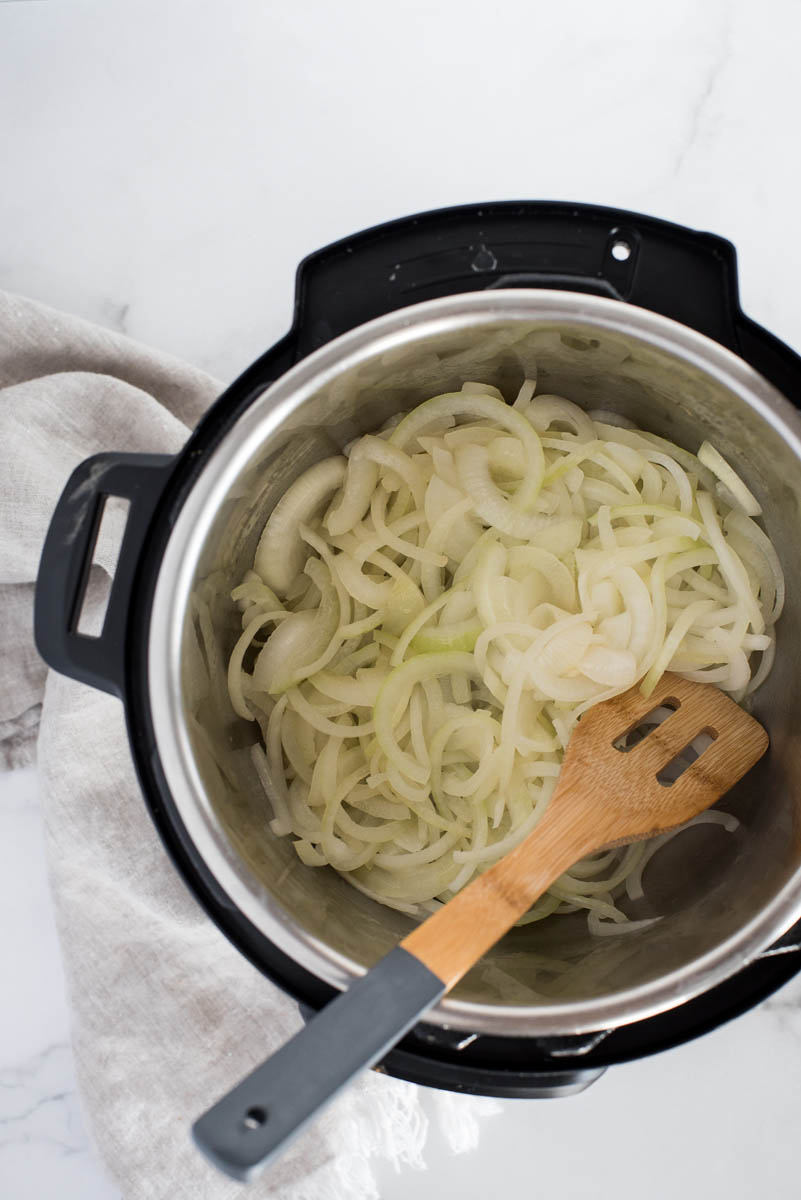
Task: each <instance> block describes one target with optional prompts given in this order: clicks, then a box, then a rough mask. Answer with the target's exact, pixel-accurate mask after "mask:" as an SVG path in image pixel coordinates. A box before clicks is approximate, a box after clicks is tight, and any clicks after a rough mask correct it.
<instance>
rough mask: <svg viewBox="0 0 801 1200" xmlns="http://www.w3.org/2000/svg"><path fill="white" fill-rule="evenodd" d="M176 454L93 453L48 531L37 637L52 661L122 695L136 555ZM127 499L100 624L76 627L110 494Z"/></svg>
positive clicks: (66, 671)
mask: <svg viewBox="0 0 801 1200" xmlns="http://www.w3.org/2000/svg"><path fill="white" fill-rule="evenodd" d="M172 464H173V459H172V457H171V456H170V455H162V454H95V455H94V456H93V457H92V458H87V459H85V460H84V462H82V463H80V465H79V466H78V467H76V468H75V470H74V471H73V473H72V475H71V476H70V478H69V480H68V482H67V485H66V487H65V488H64V491H63V492H62V494H61V498H60V499H59V502H58V504H57V506H56V510H55V512H54V513H53V517H52V519H51V521H50V526H49V528H48V531H47V536H46V538H45V542H44V546H43V548H42V555H41V558H40V560H39V571H38V575H37V579H36V594H35V599H34V619H33V624H34V638H35V641H36V647H37V649H38V651H39V653H40V654H41V656H42V658H43V659H44V660H45V662H46V663H47V665H48V666H49V667H52V668H53V669H54V670H56V671H59V672H60V673H61V674H62V675H68V676H70V678H72V679H77V680H78V681H79V682H81V683H87V684H89V686H90V687H96V688H100V689H102V690H103V691H105V692H110V693H111V694H112V695H114V696H121V695H122V692H123V687H124V681H125V635H126V628H127V623H128V602H129V599H130V595H131V590H132V586H133V582H134V577H135V574H136V571H137V568H138V564H139V557H140V553H141V550H142V546H143V544H144V541H145V537H146V535H147V532H148V529H149V527H150V523H151V519H152V516H153V513H154V511H155V508H156V505H157V504H158V502H159V500H160V499H161V495H162V493H163V491H164V487H165V485H166V482H167V479H168V477H169V475H170V472H171V469H172ZM109 496H119V497H121V498H124V499H127V500H128V501H129V509H128V515H127V522H126V525H125V532H124V535H123V539H122V545H121V546H120V551H119V557H118V560H117V566H116V570H115V572H114V578H113V580H112V583H111V591H110V594H109V598H108V606H107V608H106V614H105V618H104V621H103V628H102V631H101V633H100V634H99V635H98V636H97V637H92V636H89V635H87V634H82V633H78V631H77V626H78V621H79V618H80V613H81V606H82V604H83V598H84V592H85V590H86V583H87V579H88V577H89V568H90V566H91V563H92V552H93V550H94V547H95V541H96V539H97V534H98V530H99V528H100V518H101V516H102V513H103V508H104V506H105V501H106V498H107V497H109Z"/></svg>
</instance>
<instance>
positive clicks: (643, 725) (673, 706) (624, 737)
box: [612, 697, 679, 753]
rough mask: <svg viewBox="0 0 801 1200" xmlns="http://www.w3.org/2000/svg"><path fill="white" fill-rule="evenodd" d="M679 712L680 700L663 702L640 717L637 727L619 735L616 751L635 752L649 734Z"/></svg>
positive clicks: (630, 727)
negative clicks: (636, 747)
mask: <svg viewBox="0 0 801 1200" xmlns="http://www.w3.org/2000/svg"><path fill="white" fill-rule="evenodd" d="M678 710H679V701H678V700H674V699H673V698H672V697H669V698H668V699H667V700H662V701H661V702H660V704H659V705H658V706H657V707H656V708H652V709H651V711H650V712H647V713H646V714H645V716H644V717H640V718H639V720H638V721H637V723H636V725H630V726H629V728H628V729H627V730H626V731H625V732H624V733H621V734H619V736H618V737H616V738H615V740H614V741H613V742H612V745H613V746H614V748H615V750H622V751H623V752H624V753H625V752H627V751H628V750H633V749H634V747H635V746H637V745H639V743H640V742H641V741H642V740H643V738H647V737H648V734H649V733H653V731H654V730H655V729H656V728H657V727H658V726H659V725H661V724H662V722H663V721H666V720H667V719H668V717H670V716H672V715H673V713H674V712H678Z"/></svg>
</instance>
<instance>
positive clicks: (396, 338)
mask: <svg viewBox="0 0 801 1200" xmlns="http://www.w3.org/2000/svg"><path fill="white" fill-rule="evenodd" d="M498 319H505V320H510V319H511V320H521V321H531V320H537V321H542V322H559V323H560V324H569V325H577V326H578V325H583V326H587V325H590V326H596V327H598V328H602V329H604V330H606V331H609V332H618V333H623V334H628V335H633V336H635V337H638V338H640V339H641V340H642V341H643V342H644V343H646V344H648V345H650V346H652V347H654V348H657V349H660V350H663V351H665V352H667V353H669V354H672V355H674V356H676V357H678V358H680V359H682V360H683V361H684V362H689V363H691V364H692V365H694V366H696V367H698V368H699V369H701V370H702V371H704V372H705V373H706V374H707V375H709V376H710V377H712V378H713V379H715V380H716V381H717V382H719V383H720V384H722V385H723V386H725V387H728V388H729V389H730V390H732V391H734V392H735V393H737V394H738V395H739V396H740V397H742V398H743V399H744V400H745V402H746V403H747V404H748V405H749V406H750V407H751V408H752V409H753V410H754V411H756V412H757V413H758V414H759V415H760V416H761V417H762V419H763V420H765V421H766V422H767V423H768V424H769V425H771V426H772V427H773V428H774V429H775V430H776V431H777V432H778V433H779V434H780V436H781V437H782V438H783V439H784V440H785V441H786V442H787V443H788V444H790V445H791V447H792V449H793V452H794V453H795V455H796V457H797V458H798V459H799V461H801V416H799V414H798V413H797V412H796V410H795V409H794V408H793V407H792V405H791V404H790V403H789V402H788V401H787V400H786V399H785V398H784V397H783V396H782V395H781V393H780V392H779V391H778V390H777V389H776V388H774V387H773V386H772V385H771V384H769V383H768V382H767V381H766V380H765V379H764V378H763V377H762V376H761V375H760V374H758V373H757V372H756V371H755V370H754V369H753V368H752V367H750V366H749V365H748V364H747V363H746V362H745V361H744V360H743V359H741V358H739V357H737V356H736V355H735V354H733V353H732V352H731V351H729V350H727V349H725V348H724V347H723V346H721V345H719V344H718V343H717V342H714V341H712V340H711V339H709V338H707V337H705V336H703V335H702V334H699V333H696V332H695V331H694V330H691V329H689V328H688V327H687V326H685V325H682V324H679V323H678V322H676V321H672V320H670V319H669V318H666V317H663V316H661V315H659V314H657V313H654V312H652V311H650V310H648V309H644V308H638V307H635V306H633V305H629V304H625V303H622V302H620V301H616V300H610V299H606V298H604V297H598V296H590V295H587V294H585V293H577V292H564V291H554V290H546V289H508V290H501V289H499V290H493V291H491V292H472V293H466V294H458V295H452V296H447V297H444V298H442V299H439V300H430V301H426V302H424V303H421V304H417V305H414V306H411V307H408V308H404V309H400V310H397V311H395V312H393V313H390V314H389V315H387V316H384V317H379V318H377V319H375V320H372V321H370V322H367V323H366V324H364V325H360V326H358V327H357V328H355V329H353V330H351V331H350V332H349V333H346V334H343V335H342V336H340V337H339V338H337V339H336V340H334V341H333V342H330V343H329V344H327V345H325V346H323V347H322V348H321V349H319V350H317V351H316V352H314V353H313V354H311V355H309V357H307V358H305V359H303V360H302V361H301V362H300V363H298V364H297V365H296V366H294V367H293V368H292V369H291V370H289V371H288V372H287V373H286V374H285V375H282V376H281V377H280V378H279V379H278V380H276V382H274V383H272V384H271V385H270V386H269V387H267V388H266V390H265V391H264V392H262V393H261V394H260V395H258V396H257V397H256V399H255V400H254V401H253V403H252V404H251V405H250V407H249V408H248V409H247V410H246V411H245V412H244V413H243V414H242V415H241V416H240V417H239V419H238V420H237V421H236V423H235V425H234V426H232V428H231V429H229V430H228V431H227V432H226V434H225V435H224V436H223V437H222V439H221V440H220V442H219V443H218V445H217V446H216V447H215V449H214V450H213V452H212V453H211V454H210V456H209V458H208V460H207V461H206V463H205V465H204V467H203V469H202V470H201V472H200V474H199V475H198V477H197V478H196V480H195V482H194V484H193V486H192V488H191V490H190V491H189V493H188V494H187V496H186V498H185V500H184V503H183V506H182V508H181V509H180V511H179V512H178V514H177V516H176V518H175V521H174V525H173V528H172V531H171V533H170V537H169V541H168V543H167V546H166V548H165V551H164V555H163V557H162V561H161V564H160V567H159V572H158V579H157V583H156V589H155V593H154V596H153V604H152V610H151V617H150V627H149V637H148V649H147V653H148V694H149V702H150V707H151V713H152V722H153V729H154V733H155V740H156V746H157V750H158V755H159V758H160V761H161V766H162V769H163V772H164V776H165V779H166V782H167V785H168V787H169V789H170V792H171V795H172V797H173V800H174V803H175V806H176V809H177V810H178V813H179V815H180V818H181V821H182V823H183V825H184V827H185V829H186V832H187V835H188V837H189V838H190V839H191V841H192V843H193V845H194V847H195V850H196V851H197V853H198V854H199V855H200V856H201V857H202V859H203V860H204V862H205V864H206V866H207V868H208V869H209V871H210V872H211V874H212V875H213V876H214V878H215V880H216V881H217V884H218V886H219V888H220V889H221V890H222V892H223V893H224V894H225V895H226V897H227V898H228V900H229V902H230V903H231V904H232V905H233V906H234V907H235V908H236V909H238V910H239V911H240V912H241V913H242V914H243V915H244V916H245V917H246V918H247V920H248V921H250V922H251V923H252V924H253V925H254V926H255V928H256V929H258V930H259V932H260V933H261V934H262V935H263V936H265V937H266V938H267V939H268V940H269V941H271V942H272V943H273V944H274V945H276V946H277V947H278V949H279V950H281V951H282V952H283V953H284V954H286V955H287V956H288V957H289V958H291V959H293V960H294V961H295V962H297V963H298V964H299V965H300V966H301V967H303V968H304V969H305V970H307V971H309V972H310V973H311V974H313V975H315V976H317V977H319V978H321V979H323V980H325V982H326V983H328V984H330V985H331V986H333V987H336V988H338V989H342V988H344V987H346V986H347V984H348V983H349V982H350V981H351V980H353V979H355V978H357V977H358V976H360V975H362V974H364V970H365V969H364V968H363V967H362V966H360V965H359V964H357V963H355V962H353V961H352V960H350V959H348V958H346V957H345V956H343V955H341V954H339V953H337V952H335V951H333V950H332V949H331V948H330V947H328V946H326V945H325V944H323V943H322V942H321V941H319V940H318V939H316V938H314V937H312V936H310V935H309V934H308V933H307V932H306V931H304V930H302V929H299V928H298V927H297V926H296V925H295V924H294V923H293V922H292V921H291V920H290V919H289V917H288V915H287V913H286V912H285V911H284V910H283V909H282V908H281V907H280V905H278V904H277V903H276V902H275V900H274V899H273V897H272V896H270V895H269V894H268V893H267V892H266V890H265V889H264V888H263V887H261V885H259V884H258V883H257V882H256V880H255V879H254V878H253V876H252V875H251V874H250V872H249V871H248V870H247V868H245V866H244V864H243V863H242V862H241V860H240V859H239V858H238V857H237V855H236V854H235V852H234V851H233V849H232V847H231V846H230V844H229V842H228V840H227V838H226V837H225V834H224V832H223V831H222V828H221V826H220V824H219V822H218V820H217V818H216V816H215V814H214V812H213V810H212V808H211V806H210V804H209V802H208V799H207V797H206V794H205V791H204V788H203V785H202V781H201V779H200V775H199V773H198V770H197V767H196V765H195V762H194V757H193V754H192V750H191V746H190V742H189V737H188V733H187V730H186V726H185V721H184V718H183V712H182V706H181V692H180V648H181V636H182V629H183V619H184V613H185V611H186V605H187V601H188V597H189V593H190V589H191V586H192V582H193V579H194V575H195V567H196V563H197V561H198V557H199V555H200V551H201V549H202V546H203V543H204V540H205V537H206V534H207V533H208V530H209V527H210V524H211V521H212V520H213V518H214V515H215V513H216V512H217V511H218V509H219V507H220V505H221V504H222V502H223V500H224V498H225V496H226V494H227V492H228V490H229V488H230V487H231V485H232V484H233V482H234V481H235V479H236V477H237V476H238V475H239V473H240V471H241V470H242V469H243V468H244V467H245V466H246V464H247V463H248V462H249V461H250V460H251V458H252V457H253V455H254V454H255V453H256V452H257V450H258V447H259V445H260V444H261V443H262V442H263V441H264V439H265V438H266V437H267V436H268V435H269V434H270V433H272V432H274V431H275V430H276V429H278V428H279V427H280V425H281V424H282V423H283V421H284V420H286V418H287V417H288V416H289V415H290V414H291V413H292V412H293V411H294V410H295V409H296V408H297V407H298V406H299V405H300V404H301V403H303V402H304V401H305V400H306V399H307V398H308V397H309V396H310V395H311V394H313V393H314V392H316V391H318V390H319V389H320V388H321V387H322V386H324V385H325V384H327V383H329V382H331V381H332V380H333V379H335V378H336V377H337V375H339V373H340V372H342V371H343V370H346V369H348V368H351V367H353V366H355V365H357V364H358V363H359V362H360V361H362V360H363V359H364V358H366V357H368V356H372V355H374V354H376V353H386V352H388V351H391V350H394V349H397V348H398V347H399V346H401V345H403V344H405V343H406V342H408V341H409V340H410V336H411V337H415V338H416V337H417V336H418V335H419V334H421V333H422V332H423V331H425V332H426V333H429V334H434V333H444V332H450V331H455V330H458V329H460V328H463V327H470V326H473V325H476V324H477V323H481V322H483V321H494V320H498ZM799 917H801V872H798V873H796V875H794V876H793V878H792V879H791V880H790V881H789V882H788V883H787V884H786V885H785V887H784V889H783V890H782V891H781V892H780V893H779V894H778V895H777V896H776V897H775V898H774V900H773V901H771V903H770V904H768V905H766V906H765V907H764V908H763V909H761V910H760V911H759V912H758V913H757V914H755V916H754V917H753V918H752V919H751V920H750V921H749V922H748V923H747V924H746V925H744V926H743V927H742V928H741V929H740V930H739V931H738V932H737V933H736V934H734V935H732V936H731V937H730V938H728V939H727V940H726V941H724V942H722V943H721V944H720V945H718V946H717V947H715V948H714V949H713V950H711V951H709V952H707V953H706V954H705V955H703V956H701V957H699V958H698V959H696V960H694V961H693V962H692V963H690V964H689V965H687V966H686V967H684V968H682V969H679V970H675V971H673V972H671V973H669V974H666V975H664V976H662V977H659V978H657V979H656V980H653V981H651V982H650V983H647V984H642V985H640V986H638V987H636V988H630V989H628V990H625V991H621V992H618V993H615V994H613V995H611V996H608V997H600V998H597V999H593V1000H587V1001H582V1002H581V1003H578V1002H573V1003H563V1004H556V1003H554V1004H543V1005H539V1006H525V1005H514V1006H512V1005H510V1006H505V1005H488V1004H477V1003H473V1002H467V1001H463V1000H457V999H454V998H452V997H445V998H444V999H443V1000H442V1001H440V1003H439V1004H438V1005H437V1006H436V1007H435V1008H434V1009H432V1010H431V1012H430V1013H429V1014H428V1017H427V1020H428V1021H429V1022H430V1023H431V1024H434V1025H438V1026H440V1027H445V1028H448V1027H450V1028H456V1029H464V1030H468V1031H471V1032H475V1033H486V1034H494V1035H505V1036H529V1037H549V1036H554V1035H559V1036H565V1035H569V1034H577V1033H585V1032H588V1031H592V1030H599V1029H608V1028H613V1027H616V1026H619V1025H622V1024H629V1023H631V1022H634V1021H639V1020H642V1019H645V1018H647V1017H651V1016H655V1015H657V1014H659V1013H661V1012H664V1011H666V1010H668V1009H672V1008H674V1007H676V1006H678V1005H680V1004H683V1003H684V1002H686V1001H687V1000H690V999H692V998H693V997H695V996H697V995H699V994H701V993H702V992H705V991H707V990H709V989H710V988H712V987H714V986H715V985H716V984H718V983H721V982H722V981H723V980H725V979H726V978H728V977H729V976H731V975H732V974H734V973H735V972H736V971H738V970H739V969H741V968H742V967H743V966H744V965H745V964H746V963H748V962H750V961H751V960H753V959H754V958H755V957H757V956H758V955H759V954H760V952H761V951H763V950H764V949H765V948H766V947H767V946H768V945H770V943H771V942H773V941H775V940H776V938H777V937H779V936H780V935H781V934H783V933H784V932H786V930H787V929H788V928H789V927H790V926H791V925H792V924H794V923H795V921H797V920H798V919H799Z"/></svg>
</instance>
